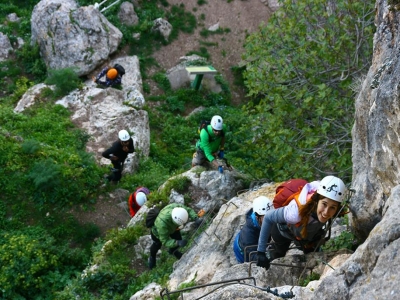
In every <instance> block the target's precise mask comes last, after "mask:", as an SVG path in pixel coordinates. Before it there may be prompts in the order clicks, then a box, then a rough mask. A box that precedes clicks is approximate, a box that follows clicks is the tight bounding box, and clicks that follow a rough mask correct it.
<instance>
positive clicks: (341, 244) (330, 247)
mask: <svg viewBox="0 0 400 300" xmlns="http://www.w3.org/2000/svg"><path fill="white" fill-rule="evenodd" d="M359 245H360V242H359V241H358V240H357V238H356V237H355V236H354V234H353V233H351V232H350V231H343V232H342V233H341V234H340V235H339V236H337V237H335V238H333V239H330V240H329V241H327V242H326V243H325V245H324V246H323V247H322V249H323V250H324V251H337V250H340V249H349V250H352V251H354V250H356V249H357V247H358V246H359Z"/></svg>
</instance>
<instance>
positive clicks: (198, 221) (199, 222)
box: [194, 218, 203, 228]
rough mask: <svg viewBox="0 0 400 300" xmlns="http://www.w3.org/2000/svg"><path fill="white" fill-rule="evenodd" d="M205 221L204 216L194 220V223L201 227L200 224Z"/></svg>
mask: <svg viewBox="0 0 400 300" xmlns="http://www.w3.org/2000/svg"><path fill="white" fill-rule="evenodd" d="M202 223H203V218H197V219H196V220H195V221H194V224H195V225H196V228H197V227H200V225H201V224H202Z"/></svg>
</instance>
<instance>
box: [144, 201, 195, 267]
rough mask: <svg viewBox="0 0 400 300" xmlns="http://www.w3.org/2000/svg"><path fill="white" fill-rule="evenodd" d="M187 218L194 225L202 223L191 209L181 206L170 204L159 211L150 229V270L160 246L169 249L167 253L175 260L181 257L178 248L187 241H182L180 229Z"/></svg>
mask: <svg viewBox="0 0 400 300" xmlns="http://www.w3.org/2000/svg"><path fill="white" fill-rule="evenodd" d="M189 218H190V219H191V220H192V221H196V225H199V224H201V222H202V218H199V217H198V215H197V214H196V212H195V211H194V210H193V209H191V208H190V207H187V206H185V205H182V204H178V203H172V204H169V205H167V206H165V207H164V208H163V209H162V210H161V211H160V213H159V214H158V216H157V218H156V220H155V222H154V226H153V227H152V228H151V239H152V240H153V244H152V245H151V247H150V257H149V267H150V269H153V268H154V267H155V266H156V254H157V252H158V250H160V249H161V246H162V245H164V246H165V247H167V248H169V250H168V253H170V254H173V255H174V256H175V257H176V258H177V259H180V258H181V257H182V253H181V252H180V251H178V248H179V247H184V246H186V244H187V241H186V240H183V239H182V235H181V233H180V229H182V228H183V227H184V225H185V224H186V222H187V221H188V219H189Z"/></svg>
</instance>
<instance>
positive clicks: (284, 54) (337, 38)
mask: <svg viewBox="0 0 400 300" xmlns="http://www.w3.org/2000/svg"><path fill="white" fill-rule="evenodd" d="M373 8H374V4H373V3H371V1H344V0H337V1H328V2H327V1H324V0H296V1H294V0H284V1H282V2H281V8H280V9H279V10H278V11H277V12H275V14H274V15H273V16H272V17H271V19H270V20H269V23H268V24H267V25H265V26H261V27H260V30H259V32H257V33H255V34H252V35H250V36H249V37H248V39H247V41H246V46H245V48H246V52H245V54H244V56H243V58H244V60H246V61H247V62H248V63H247V66H246V70H245V72H244V78H245V83H246V86H247V87H248V90H249V95H250V96H252V97H253V98H254V99H256V100H254V101H252V102H251V103H249V104H248V105H247V106H246V109H245V112H246V114H247V115H248V119H249V120H250V121H249V122H250V126H251V128H253V130H252V132H253V134H252V136H251V140H248V141H247V142H246V143H245V147H244V148H246V149H247V151H249V152H251V153H248V154H249V155H250V157H251V160H250V161H247V162H246V164H243V165H247V166H248V168H253V169H255V170H256V172H255V174H257V175H258V176H260V177H261V176H266V177H268V178H273V179H275V180H278V179H279V180H283V179H286V178H288V177H305V178H311V177H313V176H317V175H319V176H321V175H323V174H326V173H339V174H340V176H342V177H349V176H351V127H352V124H353V113H354V107H353V102H354V100H353V99H354V97H355V93H354V91H353V90H352V88H351V87H352V84H353V82H354V81H355V80H359V79H360V77H362V74H363V73H365V72H366V70H367V68H368V66H369V64H370V61H371V55H372V35H373V31H374V27H373V17H374V14H373ZM246 126H247V125H246ZM260 166H261V167H262V169H261V168H260Z"/></svg>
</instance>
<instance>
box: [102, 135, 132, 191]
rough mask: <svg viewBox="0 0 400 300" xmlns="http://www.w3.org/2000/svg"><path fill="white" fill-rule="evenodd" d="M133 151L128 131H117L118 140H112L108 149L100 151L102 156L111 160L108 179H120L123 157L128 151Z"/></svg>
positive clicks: (116, 180)
mask: <svg viewBox="0 0 400 300" xmlns="http://www.w3.org/2000/svg"><path fill="white" fill-rule="evenodd" d="M134 151H135V148H134V147H133V140H132V138H131V136H130V135H129V133H128V131H126V130H121V131H119V132H118V141H116V142H114V143H113V144H112V146H111V147H110V148H109V149H107V150H106V151H104V152H103V153H102V156H103V157H105V158H108V159H109V160H111V163H112V165H113V169H112V173H111V174H110V175H108V176H107V177H106V178H107V180H108V181H110V182H112V183H117V182H118V181H119V180H120V179H121V176H122V169H123V167H124V162H125V159H126V157H127V156H128V154H129V153H133V152H134Z"/></svg>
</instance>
